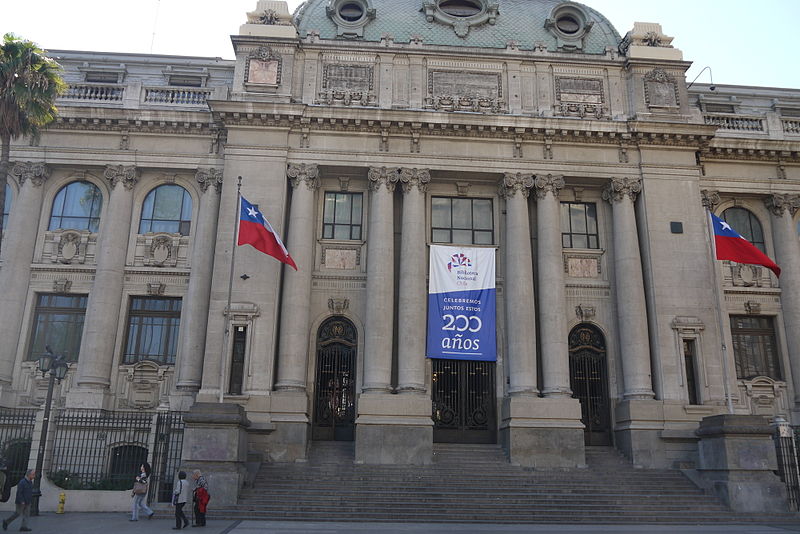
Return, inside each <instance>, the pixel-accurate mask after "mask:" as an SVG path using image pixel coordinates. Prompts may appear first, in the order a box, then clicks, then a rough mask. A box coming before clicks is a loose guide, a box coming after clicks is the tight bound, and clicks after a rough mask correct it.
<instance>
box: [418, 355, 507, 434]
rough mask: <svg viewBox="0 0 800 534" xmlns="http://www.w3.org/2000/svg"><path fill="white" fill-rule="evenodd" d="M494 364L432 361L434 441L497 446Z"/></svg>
mask: <svg viewBox="0 0 800 534" xmlns="http://www.w3.org/2000/svg"><path fill="white" fill-rule="evenodd" d="M494 370H495V364H494V362H473V361H465V360H433V375H432V381H431V386H432V387H431V389H432V400H433V415H432V417H433V441H435V442H439V443H496V442H497V432H496V427H497V424H496V420H497V419H496V415H495V411H496V410H495V383H494Z"/></svg>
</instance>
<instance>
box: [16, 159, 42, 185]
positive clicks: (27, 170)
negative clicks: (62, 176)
mask: <svg viewBox="0 0 800 534" xmlns="http://www.w3.org/2000/svg"><path fill="white" fill-rule="evenodd" d="M11 175H12V176H15V177H16V178H17V182H18V183H19V186H20V187H22V184H24V183H25V182H26V181H27V180H30V181H31V183H32V184H33V185H34V187H41V186H42V184H44V183H45V182H46V181H47V179H48V178H49V177H50V167H49V166H48V165H47V164H46V163H41V162H32V161H26V162H21V161H20V162H18V163H16V164H15V165H14V168H12V169H11Z"/></svg>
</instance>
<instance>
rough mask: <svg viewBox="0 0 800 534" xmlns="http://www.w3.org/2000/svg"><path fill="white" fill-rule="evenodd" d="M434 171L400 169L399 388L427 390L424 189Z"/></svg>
mask: <svg viewBox="0 0 800 534" xmlns="http://www.w3.org/2000/svg"><path fill="white" fill-rule="evenodd" d="M430 180H431V174H430V172H429V171H428V170H425V169H401V170H400V183H401V184H402V186H403V228H402V230H403V235H402V240H401V245H400V288H401V290H400V297H399V320H398V329H399V332H400V337H401V339H402V342H401V343H400V347H399V350H398V353H399V354H398V380H397V384H398V388H397V389H398V390H399V391H400V392H401V393H402V392H409V391H416V392H422V391H425V336H424V335H423V333H424V332H425V329H426V320H427V314H426V310H427V301H428V299H427V295H426V290H425V279H426V273H425V270H426V263H427V262H426V261H425V252H426V250H425V242H426V240H425V192H426V191H427V188H428V182H430Z"/></svg>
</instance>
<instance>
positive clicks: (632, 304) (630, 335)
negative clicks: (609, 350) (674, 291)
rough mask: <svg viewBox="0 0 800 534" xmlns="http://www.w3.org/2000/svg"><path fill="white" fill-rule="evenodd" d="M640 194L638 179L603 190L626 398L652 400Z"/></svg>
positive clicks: (621, 181)
mask: <svg viewBox="0 0 800 534" xmlns="http://www.w3.org/2000/svg"><path fill="white" fill-rule="evenodd" d="M641 191H642V181H641V180H640V179H638V178H612V179H611V183H609V184H608V186H607V187H606V188H605V189H604V190H603V199H604V200H607V201H608V202H610V203H611V207H612V212H613V216H612V219H613V224H614V279H615V284H614V292H615V297H616V305H617V325H618V328H619V342H620V354H621V356H622V374H623V377H624V381H625V392H624V395H623V397H624V398H625V399H652V398H653V397H654V394H653V386H652V379H651V376H650V340H649V338H648V336H647V305H646V302H645V297H644V277H643V275H642V259H641V255H640V252H639V234H638V233H637V230H636V214H635V212H634V208H633V203H634V202H635V201H636V196H637V195H638V194H639V193H640V192H641Z"/></svg>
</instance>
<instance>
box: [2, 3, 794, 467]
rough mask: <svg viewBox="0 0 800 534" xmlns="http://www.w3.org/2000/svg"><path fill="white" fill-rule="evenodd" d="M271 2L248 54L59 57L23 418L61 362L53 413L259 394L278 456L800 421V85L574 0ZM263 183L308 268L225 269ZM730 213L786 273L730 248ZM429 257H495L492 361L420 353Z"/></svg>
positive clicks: (255, 408)
mask: <svg viewBox="0 0 800 534" xmlns="http://www.w3.org/2000/svg"><path fill="white" fill-rule="evenodd" d="M254 7H255V10H254V11H253V12H252V13H248V14H247V15H246V17H247V20H246V22H245V24H243V25H242V26H241V29H240V31H239V33H238V35H235V36H233V37H232V44H233V47H234V50H235V54H236V59H235V60H231V61H228V60H221V59H218V58H216V59H215V58H198V57H174V56H154V55H149V56H148V55H140V54H116V53H95V52H77V51H61V50H57V51H51V53H52V54H53V55H54V56H56V57H57V58H58V60H59V62H60V63H61V64H62V65H63V67H64V75H65V78H66V81H67V82H68V83H69V90H68V92H67V93H66V94H65V95H63V97H61V98H60V100H59V102H58V106H59V110H60V113H59V118H58V120H57V121H56V122H55V123H53V124H52V125H51V126H49V127H48V128H47V130H46V131H45V132H44V134H43V135H42V137H41V139H40V140H38V141H31V140H29V139H20V140H18V141H17V142H16V143H14V144H13V146H12V154H11V156H12V161H13V162H14V165H13V169H12V171H11V174H10V175H9V185H8V191H9V193H10V194H9V195H8V196H7V198H8V199H9V200H8V202H7V206H6V208H5V211H4V217H7V219H6V221H7V222H6V224H5V225H4V227H5V232H4V239H3V245H2V267H1V269H0V287H2V291H1V292H0V403H2V405H3V406H6V407H26V406H38V405H40V404H41V402H42V399H43V396H44V393H45V390H46V383H45V382H44V381H42V380H41V379H40V375H39V373H37V371H36V359H37V358H38V357H39V356H40V355H41V354H42V353H43V351H44V350H45V345H47V344H49V345H51V346H52V347H53V349H54V350H55V351H56V352H59V353H63V354H65V356H66V358H67V359H68V361H69V362H70V371H69V374H68V376H67V378H66V380H65V381H64V383H63V384H62V386H61V388H60V389H59V390H58V391H57V395H58V401H57V402H58V404H59V405H61V406H65V407H68V408H95V409H99V408H101V409H105V410H112V411H116V410H152V409H160V410H172V411H186V410H188V409H189V408H190V407H191V406H192V405H194V403H196V402H205V403H226V404H238V405H241V406H242V407H243V409H244V411H245V413H246V416H247V419H248V420H249V421H250V426H249V427H248V428H247V431H246V433H247V447H248V449H249V450H251V451H255V452H258V453H260V454H263V455H264V457H265V458H269V459H271V460H272V461H294V460H297V459H303V458H306V456H307V454H308V450H309V448H310V447H312V446H313V443H314V442H316V441H320V440H346V441H354V442H355V460H356V461H358V462H364V463H400V464H403V463H412V464H425V463H429V462H430V461H431V454H432V452H431V451H432V444H433V443H434V442H442V441H445V442H464V443H500V444H502V445H503V447H504V448H505V449H506V451H507V452H508V455H509V458H510V461H511V462H512V463H515V464H519V465H524V466H534V467H573V466H580V465H583V464H584V463H585V458H584V451H585V447H586V446H591V445H613V446H614V447H616V448H617V449H619V450H620V451H622V452H623V453H624V454H625V455H626V456H627V457H628V458H629V459H630V460H631V461H632V462H633V463H634V464H635V465H639V466H643V467H675V466H677V465H680V464H682V463H687V462H692V461H693V459H694V458H695V457H696V454H697V436H696V435H695V430H696V429H697V428H698V424H699V422H700V421H701V419H703V418H704V417H708V416H712V415H717V414H724V413H727V412H728V408H727V406H726V404H727V402H726V401H727V398H728V396H729V397H730V400H731V404H732V409H733V411H734V412H735V413H736V414H742V415H745V414H758V415H767V416H769V417H774V416H777V415H781V416H783V417H785V418H787V419H789V420H790V421H792V422H793V423H794V424H800V419H798V417H800V413H799V412H798V401H800V399H799V398H798V395H799V394H800V336H798V335H797V332H798V331H800V240H799V238H798V214H797V211H798V208H800V158H799V156H798V152H799V151H800V90H792V89H772V88H762V87H743V86H709V85H706V84H699V83H698V84H694V85H692V86H691V87H688V86H687V85H688V84H687V80H686V79H685V72H686V70H687V68H688V67H689V65H690V60H691V58H686V59H685V58H684V57H683V55H682V53H681V51H680V50H678V49H676V48H674V47H673V46H672V45H671V41H672V37H669V36H667V35H665V34H664V32H663V31H662V28H661V27H660V26H659V25H658V24H653V23H636V24H635V26H634V28H633V29H631V31H629V32H627V33H626V34H624V35H622V34H620V33H619V32H618V31H617V29H615V28H614V27H613V26H612V25H611V23H610V22H609V21H608V20H607V19H606V18H605V17H603V16H602V15H601V14H600V13H598V12H597V11H595V10H593V9H591V7H589V6H585V5H582V4H578V3H575V2H570V1H560V0H499V1H498V0H494V1H491V0H308V1H307V2H305V3H304V4H303V5H302V6H301V7H300V8H298V10H297V11H296V12H295V13H294V14H290V13H289V12H288V9H287V7H286V4H285V3H284V2H269V1H263V0H260V1H258V2H257V6H254ZM243 21H244V14H243ZM667 30H668V29H667ZM239 177H241V193H242V194H243V195H244V196H245V197H246V198H247V199H248V200H249V201H250V202H252V203H255V204H257V205H258V206H259V209H260V210H261V211H262V213H263V214H264V215H265V216H266V217H267V218H268V219H269V221H270V222H271V223H272V226H273V227H274V228H275V229H276V230H277V232H278V233H279V234H280V235H281V236H283V239H284V242H285V243H286V246H287V248H288V250H289V252H290V253H291V255H292V257H293V258H294V260H295V262H296V263H297V266H298V270H297V271H296V272H295V271H294V270H292V269H290V268H288V267H286V266H284V265H282V264H281V263H279V262H277V261H275V260H273V259H272V258H269V257H267V256H265V255H263V254H261V253H260V252H258V251H256V250H255V249H253V248H251V247H239V248H238V249H237V250H236V254H235V262H233V264H232V253H233V248H234V242H235V241H234V240H235V228H236V222H237V219H238V213H237V208H236V200H237V181H238V178H239ZM706 209H709V210H711V211H712V212H713V213H715V214H717V215H718V216H720V217H722V218H723V219H725V220H726V221H727V222H728V223H729V224H730V225H731V226H733V227H734V228H735V229H736V230H737V231H738V232H739V233H741V234H742V235H743V236H745V237H746V238H748V239H750V240H751V241H752V242H753V243H754V244H755V245H756V246H757V247H759V248H760V249H762V250H763V251H765V252H766V253H767V254H768V255H770V256H771V257H773V258H774V259H775V260H776V261H777V263H778V264H779V265H780V266H781V268H782V269H783V274H782V276H781V277H780V279H778V278H776V277H775V275H774V274H772V273H771V272H770V271H769V270H767V269H765V268H762V267H758V266H752V265H743V264H736V263H732V262H728V261H716V260H714V259H713V258H712V255H711V249H710V239H709V234H708V229H707V228H708V226H707V214H706ZM435 244H445V245H457V246H464V247H492V248H494V249H496V257H497V265H496V268H497V271H496V272H497V280H496V287H497V317H496V324H497V332H496V339H497V354H496V361H495V362H474V361H462V360H439V359H428V358H426V345H425V339H426V325H427V322H426V314H427V302H428V300H427V291H428V281H427V277H428V268H429V265H428V248H429V246H430V245H435ZM723 346H724V349H723Z"/></svg>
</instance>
